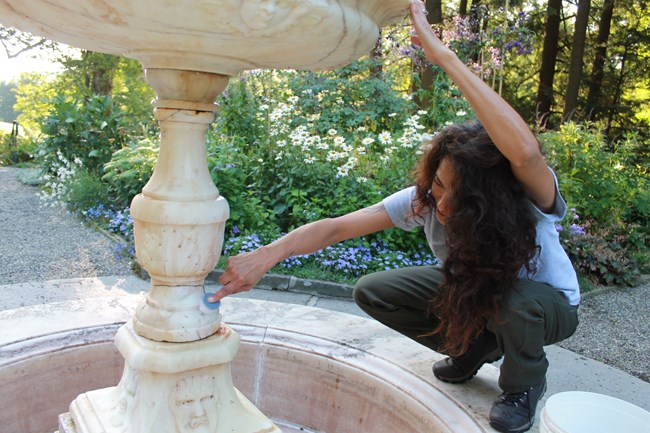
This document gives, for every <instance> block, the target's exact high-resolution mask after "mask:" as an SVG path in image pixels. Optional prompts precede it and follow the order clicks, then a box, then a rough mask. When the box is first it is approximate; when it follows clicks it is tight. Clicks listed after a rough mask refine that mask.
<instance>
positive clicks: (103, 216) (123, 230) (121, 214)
mask: <svg viewBox="0 0 650 433" xmlns="http://www.w3.org/2000/svg"><path fill="white" fill-rule="evenodd" d="M81 214H82V217H83V218H84V219H85V220H86V221H93V222H96V223H97V224H98V225H100V226H102V227H104V228H106V229H107V230H108V231H109V232H110V233H113V234H115V235H117V236H118V237H119V238H121V239H122V240H123V241H121V242H115V243H114V244H113V253H114V254H115V257H116V258H117V259H122V258H124V257H134V256H135V242H134V240H133V217H131V212H130V211H129V209H128V208H126V209H123V210H117V211H116V210H114V209H111V208H109V207H107V206H105V205H103V204H100V205H97V206H94V207H92V208H90V209H88V210H85V211H83V212H81Z"/></svg>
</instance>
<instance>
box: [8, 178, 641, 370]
mask: <svg viewBox="0 0 650 433" xmlns="http://www.w3.org/2000/svg"><path fill="white" fill-rule="evenodd" d="M21 172H22V171H21V169H16V168H11V167H0V236H1V239H2V241H1V242H0V263H2V266H1V267H0V285H3V284H15V283H24V282H30V281H42V280H54V279H68V278H87V277H99V276H110V275H115V276H116V275H133V274H134V272H133V271H132V270H131V263H130V261H129V260H127V259H121V260H119V259H116V258H115V256H114V254H113V249H112V248H113V242H112V241H111V240H109V239H107V238H106V237H104V236H103V235H101V234H100V233H98V232H97V231H95V230H93V229H92V228H90V227H88V226H86V225H84V224H83V223H81V222H80V221H79V220H78V219H77V218H75V217H73V216H70V215H68V214H67V212H66V211H64V210H63V209H60V208H49V207H41V206H40V199H39V198H38V195H37V194H38V191H39V189H38V188H37V187H33V186H28V185H25V184H24V183H22V182H21V181H20V180H19V175H20V174H21ZM579 314H580V325H579V327H578V330H577V331H576V333H575V335H573V336H572V337H571V338H569V339H567V340H565V341H564V342H562V343H560V344H559V346H561V347H563V348H565V349H569V350H572V351H574V352H576V353H579V354H581V355H583V356H585V357H588V358H592V359H595V360H598V361H602V362H604V363H606V364H609V365H611V366H613V367H616V368H619V369H621V370H623V371H626V372H628V373H630V374H632V375H634V376H636V377H638V378H640V379H642V380H644V381H646V382H650V320H649V319H648V318H649V317H650V282H649V281H648V280H647V279H646V280H645V282H644V283H643V284H642V285H640V286H637V287H634V288H620V289H618V288H617V289H610V290H606V291H603V292H602V293H599V294H593V295H587V296H585V297H584V299H583V302H582V304H581V306H580V310H579Z"/></svg>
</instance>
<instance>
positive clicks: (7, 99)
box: [0, 81, 18, 122]
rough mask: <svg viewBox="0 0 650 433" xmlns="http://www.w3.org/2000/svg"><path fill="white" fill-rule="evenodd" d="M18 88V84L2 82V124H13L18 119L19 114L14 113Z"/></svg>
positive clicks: (0, 101) (0, 118)
mask: <svg viewBox="0 0 650 433" xmlns="http://www.w3.org/2000/svg"><path fill="white" fill-rule="evenodd" d="M16 87H17V84H16V83H5V82H2V81H0V122H13V121H14V120H16V118H17V117H18V113H17V112H16V111H14V104H15V103H16V93H15V90H16Z"/></svg>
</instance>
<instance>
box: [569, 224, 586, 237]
mask: <svg viewBox="0 0 650 433" xmlns="http://www.w3.org/2000/svg"><path fill="white" fill-rule="evenodd" d="M569 230H570V231H571V233H572V234H573V235H584V234H585V228H584V227H582V226H580V225H578V224H571V226H569Z"/></svg>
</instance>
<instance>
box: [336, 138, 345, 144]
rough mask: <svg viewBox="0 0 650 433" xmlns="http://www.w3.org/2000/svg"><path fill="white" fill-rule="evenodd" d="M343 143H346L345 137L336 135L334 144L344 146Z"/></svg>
mask: <svg viewBox="0 0 650 433" xmlns="http://www.w3.org/2000/svg"><path fill="white" fill-rule="evenodd" d="M343 143H345V138H343V137H334V144H336V145H337V146H343Z"/></svg>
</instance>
